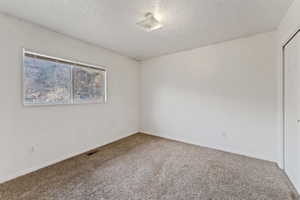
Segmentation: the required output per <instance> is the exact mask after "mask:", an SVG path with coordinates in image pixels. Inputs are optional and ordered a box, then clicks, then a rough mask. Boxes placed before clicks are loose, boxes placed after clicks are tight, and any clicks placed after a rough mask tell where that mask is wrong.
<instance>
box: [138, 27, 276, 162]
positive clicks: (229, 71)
mask: <svg viewBox="0 0 300 200" xmlns="http://www.w3.org/2000/svg"><path fill="white" fill-rule="evenodd" d="M276 47H277V46H276V34H275V33H274V32H270V33H265V34H259V35H255V36H252V37H248V38H243V39H238V40H233V41H229V42H224V43H220V44H216V45H212V46H207V47H203V48H198V49H194V50H190V51H185V52H180V53H176V54H171V55H166V56H162V57H159V58H154V59H151V60H147V61H144V62H142V64H141V65H142V66H141V130H142V131H143V132H146V133H152V134H155V135H158V136H163V137H167V138H172V139H175V140H180V141H185V142H188V143H194V144H198V145H202V146H207V147H212V148H216V149H220V150H225V151H229V152H235V153H239V154H244V155H248V156H252V157H256V158H261V159H266V160H270V161H276V162H278V161H279V160H280V158H279V157H280V150H279V148H278V144H279V140H280V137H281V135H280V134H279V131H278V129H277V120H278V118H277V105H278V102H277V95H278V94H277V86H276V78H277V72H276V66H277V54H276V53H277V51H276Z"/></svg>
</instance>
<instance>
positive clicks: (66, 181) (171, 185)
mask: <svg viewBox="0 0 300 200" xmlns="http://www.w3.org/2000/svg"><path fill="white" fill-rule="evenodd" d="M0 199H1V200H150V199H151V200H179V199H180V200H192V199H201V200H250V199H251V200H293V199H296V193H295V192H294V190H293V189H292V187H290V185H289V182H288V180H287V178H286V177H285V175H284V174H283V173H282V171H281V170H280V169H279V168H278V167H277V166H276V165H275V164H274V163H271V162H266V161H262V160H257V159H253V158H248V157H245V156H240V155H235V154H230V153H225V152H222V151H216V150H212V149H209V148H203V147H198V146H194V145H189V144H185V143H181V142H175V141H171V140H166V139H162V138H158V137H153V136H148V135H144V134H136V135H133V136H130V137H128V138H125V139H123V140H120V141H118V142H115V143H112V144H109V145H106V146H104V147H101V148H99V151H98V152H97V153H96V154H93V155H91V156H87V155H86V154H84V155H80V156H77V157H75V158H72V159H69V160H66V161H63V162H60V163H59V164H56V165H54V166H50V167H48V168H45V169H42V170H39V171H37V172H34V173H31V174H29V175H26V176H23V177H21V178H18V179H15V180H13V181H10V182H7V183H4V184H2V185H0Z"/></svg>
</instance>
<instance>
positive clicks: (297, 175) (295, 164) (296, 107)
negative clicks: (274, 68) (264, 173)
mask: <svg viewBox="0 0 300 200" xmlns="http://www.w3.org/2000/svg"><path fill="white" fill-rule="evenodd" d="M284 57H285V58H284V59H285V151H286V152H285V171H286V173H287V175H288V176H289V178H290V180H291V181H292V182H293V184H294V185H295V187H296V188H297V190H298V191H299V192H300V33H298V34H297V35H296V36H295V37H294V38H293V39H292V40H291V41H290V42H289V44H288V45H287V46H286V47H285V54H284Z"/></svg>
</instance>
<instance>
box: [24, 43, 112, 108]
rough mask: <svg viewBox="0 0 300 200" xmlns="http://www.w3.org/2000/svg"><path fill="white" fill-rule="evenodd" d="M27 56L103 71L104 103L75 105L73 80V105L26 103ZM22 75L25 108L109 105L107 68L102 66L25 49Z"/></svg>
mask: <svg viewBox="0 0 300 200" xmlns="http://www.w3.org/2000/svg"><path fill="white" fill-rule="evenodd" d="M26 55H31V56H33V57H38V58H41V59H45V60H49V61H53V62H59V63H64V64H70V65H72V66H78V67H83V68H91V69H96V70H101V71H102V72H103V73H104V100H103V102H94V103H90V102H89V103H74V101H73V80H71V81H72V93H71V95H72V97H71V98H72V99H71V103H49V104H42V103H36V104H35V103H33V104H29V103H26V102H25V84H24V83H25V57H26ZM21 68H22V70H21V73H22V78H21V80H22V81H21V83H22V86H21V88H22V95H21V97H22V105H23V106H25V107H36V106H43V107H44V106H61V105H82V104H106V103H107V68H106V67H104V66H100V65H95V64H88V63H85V62H81V61H77V60H75V59H67V58H62V57H57V56H50V55H46V54H43V53H38V52H36V51H33V50H30V49H27V48H23V50H22V64H21ZM71 72H72V69H71ZM71 78H73V75H72V74H71Z"/></svg>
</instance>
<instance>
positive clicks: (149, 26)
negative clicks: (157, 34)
mask: <svg viewBox="0 0 300 200" xmlns="http://www.w3.org/2000/svg"><path fill="white" fill-rule="evenodd" d="M137 25H138V26H140V27H141V28H142V29H144V30H145V31H147V32H150V31H154V30H157V29H159V28H161V27H163V24H162V23H161V22H160V21H158V19H156V18H155V17H154V15H153V14H152V13H151V12H148V13H146V14H145V19H143V20H142V21H140V22H138V23H137Z"/></svg>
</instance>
